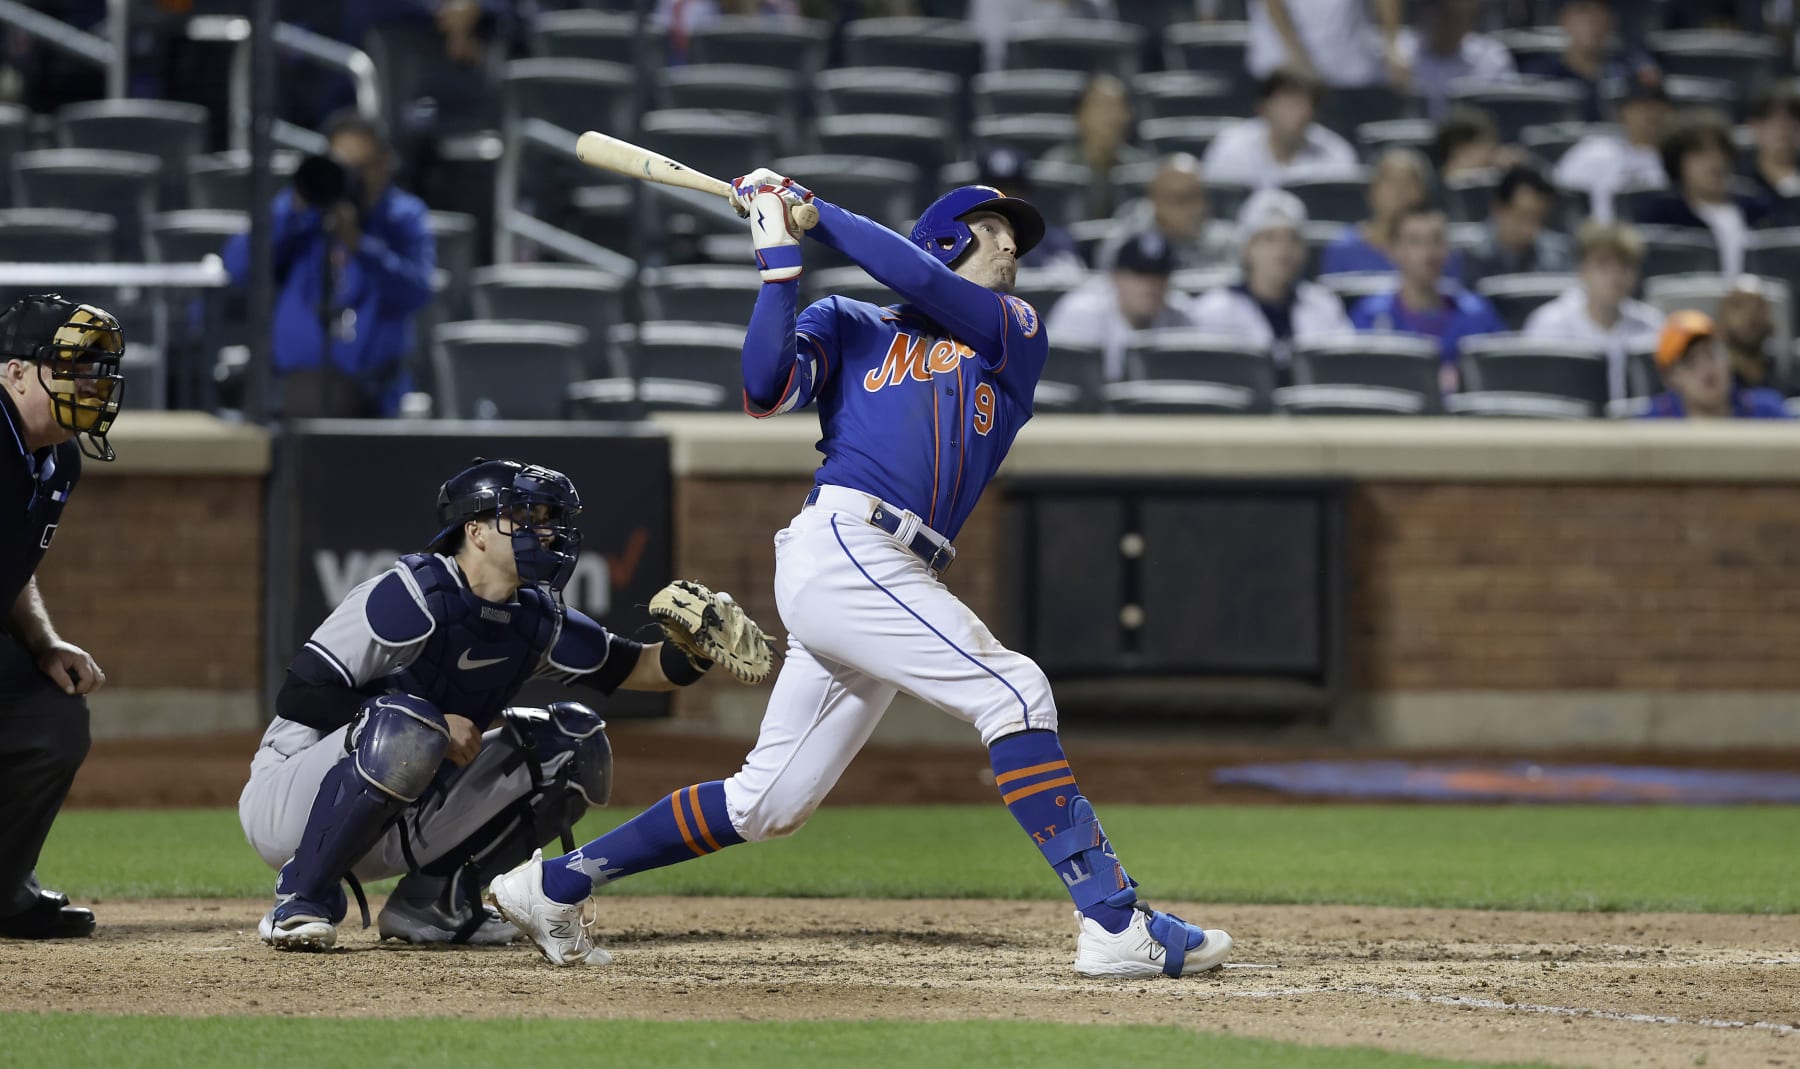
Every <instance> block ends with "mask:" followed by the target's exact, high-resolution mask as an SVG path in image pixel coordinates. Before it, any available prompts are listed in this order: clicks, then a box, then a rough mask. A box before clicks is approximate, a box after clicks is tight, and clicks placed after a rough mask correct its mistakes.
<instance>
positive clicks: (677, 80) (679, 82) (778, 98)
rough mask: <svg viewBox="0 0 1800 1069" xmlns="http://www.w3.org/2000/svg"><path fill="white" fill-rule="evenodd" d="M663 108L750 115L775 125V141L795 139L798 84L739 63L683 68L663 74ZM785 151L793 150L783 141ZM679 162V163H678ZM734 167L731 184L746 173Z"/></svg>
mask: <svg viewBox="0 0 1800 1069" xmlns="http://www.w3.org/2000/svg"><path fill="white" fill-rule="evenodd" d="M662 79H663V98H664V103H665V105H666V106H667V107H670V108H676V109H692V110H698V111H723V112H753V113H755V114H757V115H760V116H766V117H768V118H770V119H773V120H774V127H773V132H774V133H775V135H776V136H777V137H778V138H783V139H785V138H791V137H797V136H798V134H799V124H800V91H799V90H800V81H799V77H798V76H797V75H795V74H794V73H793V72H791V71H783V70H776V69H775V68H773V67H751V66H745V65H743V64H741V63H687V64H683V65H681V66H679V67H669V68H668V69H666V70H664V71H663V73H662ZM783 143H784V147H786V148H788V149H794V148H797V147H798V146H797V145H794V144H792V143H790V142H787V141H785V140H784V142H783ZM677 158H679V157H677ZM751 166H752V165H751V164H739V165H738V169H737V170H735V171H733V172H731V174H727V175H721V176H719V177H723V178H731V177H734V176H736V175H739V174H743V173H744V172H745V171H747V170H749V168H750V167H751Z"/></svg>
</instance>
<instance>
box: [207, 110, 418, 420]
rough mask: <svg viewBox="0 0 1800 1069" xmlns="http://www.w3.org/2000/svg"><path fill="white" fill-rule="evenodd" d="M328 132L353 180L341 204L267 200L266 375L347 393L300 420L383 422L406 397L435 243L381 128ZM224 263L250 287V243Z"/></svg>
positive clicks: (283, 197)
mask: <svg viewBox="0 0 1800 1069" xmlns="http://www.w3.org/2000/svg"><path fill="white" fill-rule="evenodd" d="M328 130H329V136H330V140H331V148H332V155H333V158H334V159H336V160H338V161H339V162H340V163H341V164H342V165H343V166H344V169H345V171H346V172H348V173H349V175H350V176H352V181H351V184H350V188H349V189H348V190H347V191H346V195H345V199H342V200H338V201H336V202H335V203H332V204H327V205H316V204H309V203H306V202H305V201H304V200H303V199H302V198H301V196H300V195H299V194H298V193H297V192H296V191H295V190H294V189H287V190H283V191H282V192H281V193H280V194H278V195H277V196H276V198H275V204H274V209H273V210H274V220H273V222H274V228H273V229H274V242H273V244H274V252H275V284H276V286H277V290H278V292H277V295H276V299H275V323H274V346H273V350H274V370H275V374H276V375H277V376H278V377H279V378H280V379H281V380H282V381H283V382H284V383H286V382H288V381H289V379H290V377H291V376H293V375H294V374H295V373H296V372H316V373H319V374H316V375H312V376H309V381H317V380H321V379H328V380H334V381H339V380H347V384H353V388H354V392H355V394H356V395H357V396H356V398H355V402H356V403H349V402H342V401H340V402H338V403H334V404H333V405H331V406H330V407H331V408H332V411H331V412H329V413H326V412H313V413H309V414H315V415H325V414H332V415H347V416H348V415H383V416H391V415H394V414H395V413H396V412H397V411H398V410H399V405H400V397H401V395H402V394H404V393H405V392H406V391H407V390H408V389H410V387H411V383H410V381H409V377H408V374H407V371H406V366H405V358H406V355H407V354H408V353H409V352H411V351H412V349H413V345H414V331H413V322H412V319H413V315H414V314H415V313H417V312H418V311H420V310H421V309H423V308H424V307H425V306H426V305H428V304H430V303H431V297H432V286H431V276H432V271H433V269H434V268H435V266H436V262H437V253H436V244H435V242H434V241H433V239H432V236H431V230H430V228H429V225H428V213H427V211H426V208H425V202H424V201H422V200H420V199H419V198H418V197H415V196H413V195H412V194H410V193H407V192H404V191H402V190H399V189H395V188H394V187H393V186H392V185H391V184H390V179H391V176H392V168H393V163H392V158H393V156H392V151H391V150H390V149H389V147H388V144H387V141H386V138H385V136H383V134H382V132H381V130H380V129H379V127H377V126H375V125H374V124H372V123H370V122H368V121H366V120H363V119H361V118H359V117H357V116H354V115H348V116H339V117H337V118H335V119H333V120H332V122H331V123H330V124H328ZM303 166H310V165H303ZM224 261H225V269H226V270H227V271H228V272H230V274H231V277H232V279H233V281H235V282H237V283H238V284H240V285H242V284H244V283H246V282H247V281H248V280H249V277H250V240H249V235H248V234H240V235H238V236H237V237H235V238H232V239H231V241H229V242H227V243H226V246H225V250H224ZM327 277H329V278H330V280H331V283H332V286H331V292H330V293H329V294H326V292H325V291H326V279H327ZM290 414H295V413H293V412H290Z"/></svg>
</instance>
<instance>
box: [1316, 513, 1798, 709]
mask: <svg viewBox="0 0 1800 1069" xmlns="http://www.w3.org/2000/svg"><path fill="white" fill-rule="evenodd" d="M1350 531H1351V545H1350V571H1351V612H1352V627H1351V660H1352V666H1353V667H1352V677H1351V678H1352V685H1353V686H1354V687H1355V688H1356V689H1357V690H1364V691H1378V692H1379V691H1407V690H1446V689H1448V690H1458V689H1492V690H1593V689H1653V690H1684V691H1685V690H1707V689H1717V690H1770V689H1785V688H1800V657H1797V656H1795V653H1796V651H1800V493H1796V492H1795V488H1794V487H1792V486H1782V485H1708V486H1683V485H1669V484H1659V485H1648V484H1636V485H1633V484H1608V485H1446V484H1364V485H1361V486H1358V487H1357V488H1356V489H1355V491H1354V493H1353V496H1352V499H1351V506H1350Z"/></svg>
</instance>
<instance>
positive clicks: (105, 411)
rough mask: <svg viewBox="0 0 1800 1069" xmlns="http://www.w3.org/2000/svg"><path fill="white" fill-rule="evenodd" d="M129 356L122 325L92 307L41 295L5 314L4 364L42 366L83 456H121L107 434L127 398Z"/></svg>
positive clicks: (41, 377)
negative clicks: (124, 367) (122, 368)
mask: <svg viewBox="0 0 1800 1069" xmlns="http://www.w3.org/2000/svg"><path fill="white" fill-rule="evenodd" d="M124 356H125V336H124V333H123V332H122V331H121V330H120V329H119V321H118V320H117V319H115V318H114V317H113V315H112V313H110V312H105V311H102V310H101V309H99V308H96V307H94V306H93V305H91V304H79V305H78V304H76V303H75V302H73V301H70V300H67V299H66V298H64V297H63V296H62V295H61V294H56V293H36V294H32V295H31V296H28V297H24V298H21V299H20V300H19V301H18V302H17V303H15V304H14V305H13V306H12V307H11V308H8V309H7V310H6V311H5V312H3V313H0V359H18V360H29V361H31V362H33V363H35V364H36V365H37V369H38V382H39V383H40V384H41V385H42V386H43V387H44V392H45V393H47V394H49V395H50V408H51V412H52V414H53V415H54V416H55V418H56V422H57V424H58V425H59V426H61V427H64V428H66V429H68V430H71V431H74V432H75V435H76V441H77V442H79V443H80V446H81V452H82V455H84V456H88V457H92V458H93V459H95V460H111V459H113V457H114V455H115V454H114V453H113V448H112V445H111V444H110V443H109V442H107V440H106V435H107V432H108V431H110V430H112V425H113V420H114V419H116V418H118V415H119V405H120V403H121V402H122V401H123V400H124V398H125V377H124V376H123V375H121V374H120V373H119V361H120V360H121V359H123V358H124Z"/></svg>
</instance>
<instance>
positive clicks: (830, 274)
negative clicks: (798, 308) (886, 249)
mask: <svg viewBox="0 0 1800 1069" xmlns="http://www.w3.org/2000/svg"><path fill="white" fill-rule="evenodd" d="M800 277H801V286H802V287H803V288H804V289H805V292H806V295H807V298H806V299H807V301H808V302H809V303H810V302H812V301H817V300H821V299H823V298H825V297H829V296H832V295H833V294H835V295H837V296H839V297H848V298H850V299H851V300H856V301H867V302H868V303H869V304H873V305H876V306H877V307H882V308H885V307H887V306H888V305H890V304H897V303H899V301H900V297H899V295H898V294H896V293H894V292H893V291H892V290H890V289H888V288H887V287H886V286H883V285H882V284H881V283H879V282H877V281H875V280H874V279H872V278H870V277H869V273H868V272H867V271H864V270H863V269H862V268H860V267H831V268H827V269H825V270H823V271H808V272H807V273H806V274H804V275H802V276H800Z"/></svg>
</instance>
